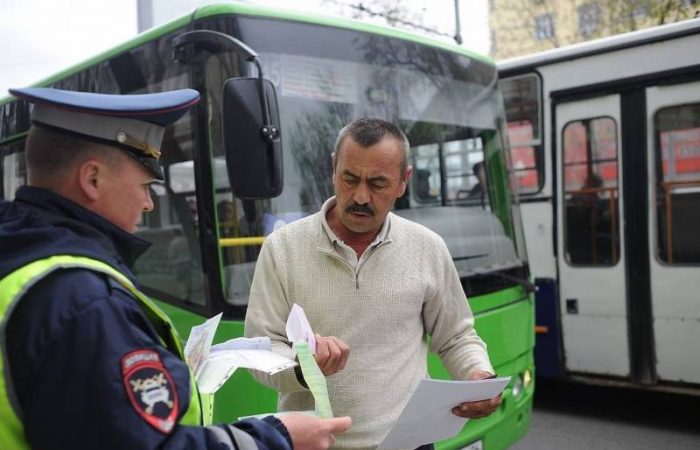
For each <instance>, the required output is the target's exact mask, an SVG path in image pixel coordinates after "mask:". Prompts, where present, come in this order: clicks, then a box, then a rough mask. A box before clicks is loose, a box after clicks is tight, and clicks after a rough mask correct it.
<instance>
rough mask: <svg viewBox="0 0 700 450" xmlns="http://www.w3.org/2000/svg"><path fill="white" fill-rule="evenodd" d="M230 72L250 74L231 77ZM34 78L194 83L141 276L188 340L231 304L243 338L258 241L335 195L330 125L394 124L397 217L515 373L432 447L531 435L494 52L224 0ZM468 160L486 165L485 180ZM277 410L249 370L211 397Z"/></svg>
mask: <svg viewBox="0 0 700 450" xmlns="http://www.w3.org/2000/svg"><path fill="white" fill-rule="evenodd" d="M253 63H255V64H253ZM263 77H264V78H265V82H264V83H263V82H262V78H263ZM231 79H238V81H242V82H243V83H242V84H238V85H237V86H238V87H239V88H236V87H234V88H233V89H228V86H229V83H227V81H229V80H231ZM234 81H236V80H234ZM38 85H41V86H51V87H55V88H59V89H67V90H80V91H94V92H101V93H118V94H137V93H149V92H160V91H165V90H171V89H178V88H185V87H189V88H193V89H197V90H199V91H200V93H201V95H202V101H201V102H200V103H199V104H198V105H197V107H196V108H193V110H192V111H191V112H189V113H188V114H187V115H186V116H185V117H183V118H182V119H181V120H179V121H178V122H177V123H176V124H175V125H174V126H171V127H170V129H169V130H168V131H166V135H165V137H164V142H163V150H164V151H163V159H162V164H163V169H164V173H165V174H166V181H165V183H164V184H162V185H156V186H153V199H154V203H155V205H156V209H155V211H154V212H152V213H150V214H148V215H144V217H143V221H142V223H141V226H140V229H139V231H138V234H139V235H140V236H141V237H143V238H145V239H147V240H149V241H151V242H152V243H153V245H152V247H151V248H150V249H149V251H148V252H147V253H146V254H145V255H144V256H143V257H142V258H141V259H140V260H139V261H138V262H137V264H136V267H135V272H136V274H137V275H138V277H139V280H140V282H141V285H142V288H143V291H144V292H146V293H148V294H149V295H150V296H151V297H152V298H153V299H154V300H156V301H157V302H158V303H159V305H160V306H161V307H162V308H163V310H165V311H166V312H167V313H168V314H169V316H170V317H171V318H172V320H173V321H174V323H175V324H176V326H177V328H178V329H179V331H180V334H181V335H182V336H183V337H186V336H188V334H189V331H190V329H191V327H192V326H194V325H199V324H201V323H202V322H203V321H204V320H205V319H206V318H209V317H212V316H213V315H215V314H218V313H219V312H223V319H222V321H221V324H220V325H219V328H218V331H217V335H216V338H215V342H221V341H224V340H227V339H230V338H233V337H238V336H241V335H242V332H243V319H244V317H245V313H246V304H247V299H248V292H249V287H250V282H251V279H252V275H253V272H254V269H255V262H256V258H257V255H258V252H259V249H260V245H261V243H262V242H263V240H264V239H265V236H266V235H267V234H268V233H270V232H271V231H272V230H274V229H275V228H276V227H279V226H283V225H284V224H286V223H289V222H291V221H294V220H297V219H299V218H301V217H304V216H306V215H309V214H312V213H314V212H316V211H317V210H318V209H319V208H320V206H321V205H322V203H323V201H324V200H326V199H327V198H328V197H330V196H331V195H332V193H333V190H332V184H331V182H330V180H331V174H332V167H331V159H330V152H331V150H332V148H333V145H334V140H335V137H336V135H337V132H338V130H339V129H340V128H341V127H342V126H343V125H344V124H346V123H347V122H349V121H350V120H352V119H354V118H358V117H379V118H383V119H385V120H389V121H392V122H394V123H396V124H398V125H399V126H400V127H401V128H402V129H403V130H404V131H405V132H406V134H407V135H408V137H409V140H410V142H411V145H412V149H411V164H413V166H414V167H415V172H414V177H413V178H412V181H411V183H410V186H409V188H408V189H407V193H406V195H405V196H404V197H402V198H401V199H399V201H398V202H397V203H396V207H395V212H396V213H397V214H399V215H401V216H404V217H407V218H409V219H412V220H414V221H417V222H419V223H422V224H424V225H426V226H428V227H429V228H431V229H433V230H435V231H436V232H437V233H439V234H440V235H441V236H442V237H443V238H444V239H445V241H446V243H447V245H448V247H449V249H450V252H451V254H452V256H453V259H454V262H455V265H456V266H457V269H458V271H459V274H460V277H461V279H462V284H463V286H464V290H465V292H466V294H467V296H468V298H469V301H470V305H471V307H472V310H473V311H474V313H475V316H476V328H477V330H478V332H479V334H480V335H481V336H482V337H483V338H484V340H485V341H486V343H487V345H488V351H489V355H490V358H491V361H492V363H493V364H494V367H495V369H496V371H497V372H498V374H499V375H507V376H512V381H511V383H510V385H509V386H508V387H507V388H506V390H505V391H504V394H503V403H502V405H501V407H500V409H499V410H498V411H496V412H495V413H494V414H492V415H491V416H490V417H487V418H484V419H479V420H471V421H469V422H468V423H467V425H466V426H465V428H464V430H463V431H462V432H461V433H460V434H459V435H457V436H455V437H454V438H452V439H449V440H446V441H443V442H440V443H439V448H444V449H448V448H449V449H458V448H459V449H471V450H474V449H484V448H486V449H502V448H506V447H508V446H509V445H511V444H512V443H514V442H516V441H517V440H518V439H520V438H521V437H522V436H523V435H524V434H525V433H526V432H527V430H528V427H529V423H530V416H531V408H532V399H533V393H534V363H533V345H534V312H533V311H534V310H533V308H534V303H533V302H534V300H533V296H532V285H531V284H530V282H529V279H530V274H529V269H528V264H527V255H526V251H525V243H524V240H523V232H522V224H521V217H520V212H519V207H518V200H517V185H516V183H515V181H514V178H513V172H512V169H511V165H510V160H509V153H508V151H507V148H508V141H507V133H506V129H505V128H504V126H505V124H506V119H505V114H504V108H503V100H502V98H501V94H500V93H499V91H498V89H497V72H496V68H495V66H494V64H493V62H492V61H490V60H489V59H487V58H484V57H481V56H479V55H476V54H473V53H470V52H468V51H466V50H465V49H463V48H461V47H458V46H454V45H449V44H445V43H442V42H438V41H434V40H431V39H428V38H426V37H422V36H417V35H413V34H409V33H406V32H403V31H398V30H395V29H390V28H385V27H379V26H375V25H369V24H365V23H360V22H357V21H352V20H345V19H340V18H330V17H321V16H313V15H310V14H302V13H297V12H288V11H281V10H278V9H271V8H266V7H261V6H258V5H251V4H239V3H225V4H219V5H208V6H205V7H202V8H199V9H197V10H195V11H194V12H193V13H191V14H188V15H187V16H184V17H181V18H179V19H176V20H173V21H172V22H169V23H167V24H164V25H162V26H159V27H157V28H154V29H152V30H149V31H147V32H145V33H143V34H141V35H139V36H137V37H135V38H134V39H132V40H130V41H128V42H125V43H124V44H122V45H119V46H118V47H116V48H113V49H111V50H109V51H107V52H104V53H102V54H99V55H97V56H95V57H94V58H91V59H89V60H87V61H85V62H83V63H81V64H78V65H76V66H74V67H71V68H69V69H67V70H65V71H63V72H60V73H58V74H56V75H55V76H52V77H50V78H48V79H46V80H44V81H43V82H41V83H38ZM225 85H226V86H227V88H226V89H224V86H225ZM240 86H243V88H242V89H240ZM261 86H265V88H264V89H261V88H260V87H261ZM231 91H233V93H232V92H231ZM263 94H264V96H263ZM231 97H236V98H237V100H236V101H231ZM256 104H257V110H256V108H255V107H252V109H250V110H249V108H250V107H251V105H253V106H255V105H256ZM261 105H266V106H267V108H265V109H263V108H262V106H261ZM263 112H266V113H267V114H263ZM261 114H262V119H261V120H262V122H264V123H262V124H263V125H268V126H269V125H272V129H273V133H271V134H269V135H267V136H266V139H267V140H266V141H265V140H263V139H262V138H260V139H259V142H253V141H255V140H256V139H258V136H260V135H259V131H260V128H257V129H256V128H255V127H254V126H248V125H247V121H248V116H251V115H252V116H255V117H258V116H261ZM268 121H269V123H268ZM29 125H30V121H29V105H28V104H26V103H25V102H22V101H17V100H16V99H14V98H11V97H8V98H6V99H4V100H2V101H0V162H1V164H2V166H1V167H2V171H1V172H0V179H1V180H2V183H0V188H1V189H2V190H1V192H0V194H1V195H2V196H3V197H5V198H7V199H11V198H13V195H14V192H15V190H16V188H17V187H19V186H20V185H22V184H24V183H25V179H26V175H25V172H26V171H25V165H24V159H23V154H22V152H23V147H24V139H25V136H26V132H27V129H28V128H29ZM268 131H269V127H268ZM478 163H481V164H478ZM475 166H481V167H483V168H484V169H485V170H484V172H483V173H484V175H483V176H482V177H481V183H479V177H478V176H477V174H476V173H475V172H476V171H477V170H476V168H475ZM477 184H479V186H477ZM407 263H408V264H410V261H407ZM428 338H429V337H426V339H428ZM429 365H430V373H431V376H432V377H434V378H447V377H448V374H447V372H446V370H445V368H444V367H442V366H441V364H440V362H439V360H438V358H437V357H435V356H433V355H431V356H430V362H429ZM275 408H276V393H275V392H273V391H271V390H269V389H267V388H265V387H263V386H261V385H259V384H257V383H256V382H255V381H254V380H253V378H252V377H251V376H250V374H249V373H247V372H246V371H244V370H239V371H236V372H235V373H234V375H233V376H232V378H231V379H230V380H229V381H228V382H227V383H226V384H225V385H224V386H223V387H222V388H221V389H220V390H219V391H218V392H217V394H216V407H215V411H214V418H215V420H217V421H232V420H234V419H236V418H237V417H240V416H246V415H251V414H257V413H263V412H271V411H274V410H275Z"/></svg>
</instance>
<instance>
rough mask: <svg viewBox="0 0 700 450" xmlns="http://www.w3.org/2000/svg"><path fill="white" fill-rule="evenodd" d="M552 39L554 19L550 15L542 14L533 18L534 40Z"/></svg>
mask: <svg viewBox="0 0 700 450" xmlns="http://www.w3.org/2000/svg"><path fill="white" fill-rule="evenodd" d="M553 37H554V17H552V15H551V14H542V15H541V16H537V17H535V39H536V40H538V41H542V40H545V39H551V38H553Z"/></svg>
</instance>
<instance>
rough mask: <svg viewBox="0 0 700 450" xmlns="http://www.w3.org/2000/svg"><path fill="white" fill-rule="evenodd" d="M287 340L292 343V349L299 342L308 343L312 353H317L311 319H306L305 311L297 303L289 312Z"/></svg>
mask: <svg viewBox="0 0 700 450" xmlns="http://www.w3.org/2000/svg"><path fill="white" fill-rule="evenodd" d="M286 331H287V339H289V342H291V343H292V347H294V345H296V343H297V342H306V343H308V344H309V349H310V350H311V353H316V336H315V335H314V332H313V330H312V329H311V324H309V319H307V318H306V313H304V309H303V308H302V307H301V306H299V305H297V304H296V303H295V304H293V305H292V310H291V311H289V317H287V325H286Z"/></svg>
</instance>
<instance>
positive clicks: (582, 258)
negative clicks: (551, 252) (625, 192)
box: [563, 117, 620, 266]
mask: <svg viewBox="0 0 700 450" xmlns="http://www.w3.org/2000/svg"><path fill="white" fill-rule="evenodd" d="M563 133H564V135H563V143H564V144H563V153H564V161H563V163H564V167H563V172H564V186H565V188H564V189H565V192H564V194H565V208H566V214H565V216H564V217H565V225H564V226H565V229H564V239H565V245H566V251H567V256H568V261H569V263H571V264H574V265H593V266H611V265H614V264H615V263H616V262H617V261H618V259H619V252H620V250H619V248H620V247H619V231H618V224H617V223H618V220H617V217H618V210H619V208H618V189H617V176H618V163H617V125H616V124H615V121H614V120H613V119H611V118H609V117H599V118H595V119H586V120H580V121H575V122H570V123H568V124H567V125H566V127H565V128H564V131H563Z"/></svg>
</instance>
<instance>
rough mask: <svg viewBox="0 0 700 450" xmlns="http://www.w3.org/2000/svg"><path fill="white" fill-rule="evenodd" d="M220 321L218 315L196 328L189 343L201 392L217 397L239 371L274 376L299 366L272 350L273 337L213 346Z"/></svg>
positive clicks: (187, 355) (189, 361)
mask: <svg viewBox="0 0 700 450" xmlns="http://www.w3.org/2000/svg"><path fill="white" fill-rule="evenodd" d="M220 320H221V314H218V315H217V316H214V317H212V318H211V319H209V320H207V321H206V322H204V323H203V324H202V325H199V326H196V327H193V328H192V331H191V332H190V336H189V338H188V339H187V343H186V344H185V359H186V361H187V364H188V365H189V366H190V369H191V370H192V372H193V373H194V376H195V379H196V380H197V386H198V388H199V391H200V392H202V393H204V394H213V393H214V392H216V391H217V390H219V388H220V387H221V386H223V385H224V383H225V382H226V380H228V379H229V378H230V377H231V375H233V373H234V372H235V371H236V369H239V368H244V369H253V370H259V371H262V372H265V373H268V374H270V375H273V374H275V373H277V372H280V371H282V370H285V369H288V368H290V367H294V366H296V362H294V361H292V360H291V359H289V358H285V357H284V356H281V355H279V354H277V353H274V352H273V351H272V344H271V342H270V338H269V337H256V338H243V337H241V338H236V339H231V340H228V341H226V342H223V343H221V344H217V345H211V343H212V342H213V340H214V334H215V333H216V329H217V327H218V326H219V321H220Z"/></svg>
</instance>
